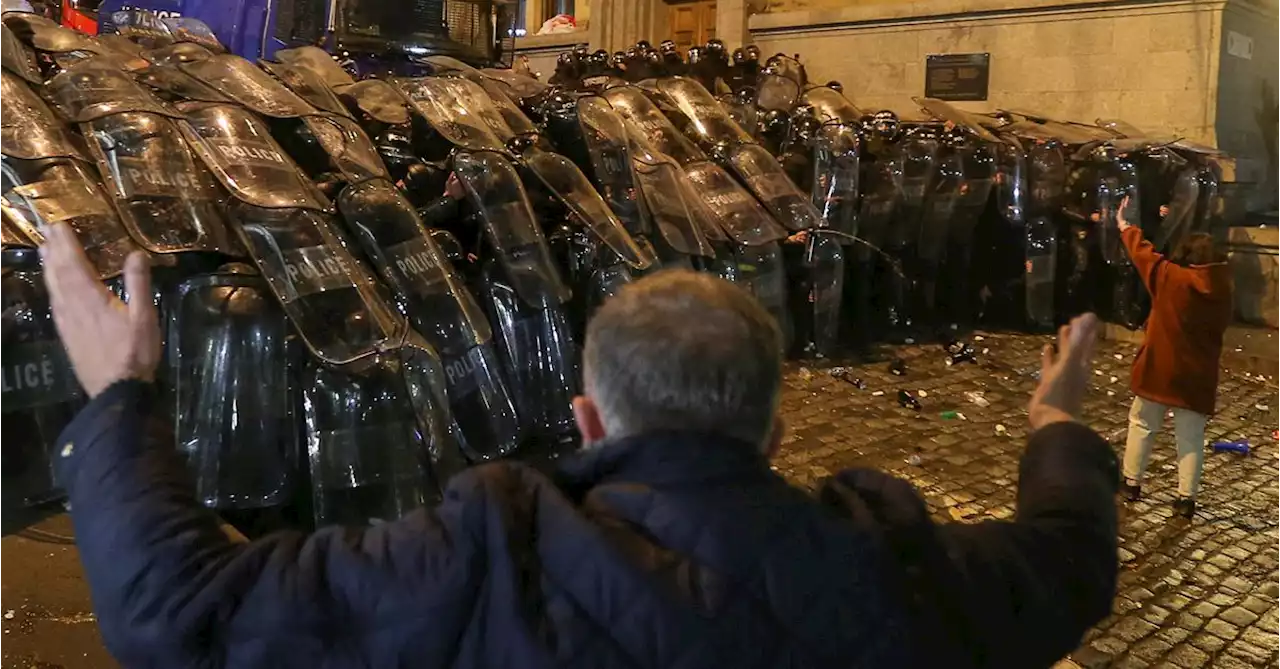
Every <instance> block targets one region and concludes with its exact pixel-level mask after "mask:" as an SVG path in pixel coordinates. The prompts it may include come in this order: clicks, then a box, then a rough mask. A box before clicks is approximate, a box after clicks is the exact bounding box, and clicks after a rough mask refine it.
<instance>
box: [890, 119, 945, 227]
mask: <svg viewBox="0 0 1280 669" xmlns="http://www.w3.org/2000/svg"><path fill="white" fill-rule="evenodd" d="M894 149H895V150H896V151H897V153H898V155H900V156H901V162H900V164H901V166H902V167H901V170H902V180H901V189H902V190H901V198H900V199H899V200H898V203H897V205H896V207H895V211H894V215H893V221H894V222H893V225H892V227H891V228H890V229H889V235H888V237H889V245H890V246H891V247H893V248H894V249H902V248H907V247H910V246H912V245H915V244H917V243H918V240H919V239H920V236H921V234H922V226H923V224H924V221H923V219H924V209H925V206H926V204H927V202H928V201H929V200H930V199H931V197H932V192H931V188H930V187H931V186H932V184H933V182H934V179H935V176H934V172H935V171H936V170H937V169H938V162H939V160H938V158H939V156H938V140H937V138H936V137H935V136H933V135H929V134H925V133H922V132H908V133H907V136H906V137H904V138H903V140H902V142H901V144H899V145H898V146H896V147H894Z"/></svg>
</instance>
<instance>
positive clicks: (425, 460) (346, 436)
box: [302, 347, 466, 526]
mask: <svg viewBox="0 0 1280 669" xmlns="http://www.w3.org/2000/svg"><path fill="white" fill-rule="evenodd" d="M438 364H439V361H438V360H434V359H433V356H431V355H429V354H425V353H423V352H421V351H417V350H415V349H413V348H409V347H406V348H400V349H398V350H397V351H395V352H389V353H383V354H379V355H377V356H375V357H373V358H371V359H367V360H365V361H364V364H362V365H361V367H360V368H359V369H355V370H336V369H332V368H328V367H325V366H323V365H320V364H317V363H315V362H312V363H310V364H309V365H308V366H307V368H306V370H305V371H304V373H303V385H302V389H303V390H302V392H303V406H304V408H305V411H304V421H305V430H306V452H307V463H308V466H309V469H310V473H311V502H312V510H313V513H314V516H315V521H316V525H317V526H320V525H331V524H343V525H364V524H378V523H381V522H388V521H392V520H396V519H398V518H400V517H402V516H404V515H406V514H408V513H410V512H412V511H414V510H415V509H418V508H421V507H423V506H426V505H430V504H433V503H435V502H438V501H439V500H440V498H441V486H442V485H443V484H444V483H445V482H446V481H447V480H448V479H449V477H451V476H452V475H453V474H455V473H457V472H458V471H461V469H462V468H463V467H465V464H466V463H465V462H464V461H463V460H462V459H461V458H460V457H458V456H459V454H458V453H457V452H456V447H455V446H454V445H453V444H452V443H451V440H450V435H449V433H448V432H449V430H448V426H447V418H446V417H445V416H444V415H443V414H442V412H441V411H440V410H439V408H440V407H444V406H446V405H445V403H444V398H443V397H439V396H437V395H436V390H435V389H436V388H442V387H443V385H444V384H443V382H440V381H438V377H439V376H441V375H442V374H443V371H442V370H440V369H439V368H438Z"/></svg>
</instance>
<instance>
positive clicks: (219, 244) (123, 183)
mask: <svg viewBox="0 0 1280 669" xmlns="http://www.w3.org/2000/svg"><path fill="white" fill-rule="evenodd" d="M49 90H50V96H51V98H52V100H53V101H54V104H55V105H57V106H58V108H59V109H62V110H64V112H65V113H67V114H69V115H70V117H71V118H72V119H73V120H74V121H76V122H78V123H79V124H80V127H81V129H82V132H83V134H84V135H85V136H86V137H87V138H88V139H89V141H88V145H89V150H90V153H91V154H92V155H93V157H94V162H95V163H96V164H97V167H98V173H99V174H101V175H102V178H103V182H104V183H105V184H106V185H107V189H108V190H109V191H110V192H111V194H112V196H113V197H114V198H115V200H116V202H117V209H118V210H119V212H120V216H121V219H122V221H123V222H124V224H125V227H126V228H128V230H129V232H130V233H131V234H132V235H133V237H134V239H135V240H137V242H138V243H139V244H141V245H142V246H143V247H144V248H146V249H147V250H149V251H151V252H153V253H178V252H184V251H207V252H216V253H235V252H236V249H235V247H234V245H233V243H232V242H231V239H230V237H229V233H228V231H227V227H226V222H225V220H224V219H223V216H222V212H221V209H220V208H219V206H218V198H219V196H220V193H219V191H218V188H217V183H216V181H215V180H214V178H213V176H212V175H211V174H210V173H209V171H208V169H207V168H205V167H204V165H203V164H201V163H200V162H199V161H197V160H196V158H195V156H194V155H192V152H191V149H190V148H189V147H188V146H187V143H186V140H185V139H184V138H183V136H182V133H181V131H180V130H179V127H178V123H179V122H178V121H175V120H174V119H172V118H170V117H169V116H167V115H164V114H165V113H170V111H169V110H168V109H166V108H164V107H163V106H162V103H160V101H159V100H156V99H154V97H152V96H151V94H150V93H149V92H147V91H146V90H145V89H143V88H141V87H139V86H138V85H137V84H136V83H134V82H133V81H132V80H130V79H128V78H127V77H125V76H124V75H123V74H122V73H120V72H118V71H115V70H108V69H104V68H98V67H94V66H93V64H92V62H87V63H85V64H83V65H77V66H75V67H72V68H71V69H68V70H66V71H64V72H62V73H61V74H59V75H57V76H55V77H54V78H53V79H51V80H50V81H49ZM116 109H121V110H122V111H114V110H116ZM149 110H155V111H149ZM157 112H163V113H157Z"/></svg>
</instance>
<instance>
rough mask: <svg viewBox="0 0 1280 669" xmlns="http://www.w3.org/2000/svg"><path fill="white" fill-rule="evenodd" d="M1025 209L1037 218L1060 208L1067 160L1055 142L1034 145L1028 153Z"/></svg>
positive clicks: (1063, 193)
mask: <svg viewBox="0 0 1280 669" xmlns="http://www.w3.org/2000/svg"><path fill="white" fill-rule="evenodd" d="M1027 179H1028V188H1029V192H1028V198H1027V202H1028V207H1029V211H1031V212H1034V213H1035V214H1037V215H1051V214H1053V213H1055V212H1057V211H1059V210H1061V209H1062V205H1063V200H1064V196H1065V191H1066V187H1067V158H1066V155H1064V152H1063V149H1062V146H1061V145H1059V144H1058V143H1057V142H1036V143H1035V144H1033V145H1032V147H1031V148H1030V150H1028V152H1027Z"/></svg>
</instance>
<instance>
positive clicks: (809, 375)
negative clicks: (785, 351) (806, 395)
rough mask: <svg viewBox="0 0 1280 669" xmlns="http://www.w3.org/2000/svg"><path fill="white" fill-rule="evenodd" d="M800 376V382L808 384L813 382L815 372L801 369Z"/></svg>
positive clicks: (804, 368)
mask: <svg viewBox="0 0 1280 669" xmlns="http://www.w3.org/2000/svg"><path fill="white" fill-rule="evenodd" d="M799 376H800V380H801V381H804V382H805V383H808V382H809V381H811V380H813V372H811V371H809V368H808V367H801V368H800V374H799Z"/></svg>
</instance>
